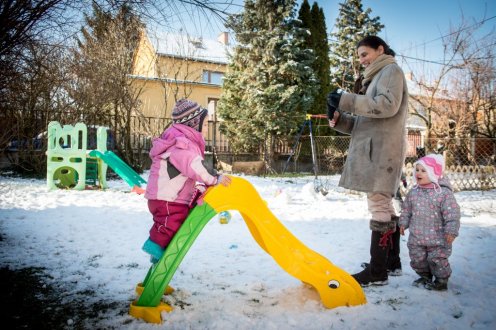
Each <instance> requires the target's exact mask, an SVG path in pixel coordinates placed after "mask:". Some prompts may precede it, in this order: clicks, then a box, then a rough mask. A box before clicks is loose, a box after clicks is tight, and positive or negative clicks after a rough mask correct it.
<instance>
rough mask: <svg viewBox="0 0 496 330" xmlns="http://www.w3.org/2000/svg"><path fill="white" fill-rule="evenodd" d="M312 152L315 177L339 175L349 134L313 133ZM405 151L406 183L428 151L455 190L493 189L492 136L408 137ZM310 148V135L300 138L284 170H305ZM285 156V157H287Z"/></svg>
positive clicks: (494, 145)
mask: <svg viewBox="0 0 496 330" xmlns="http://www.w3.org/2000/svg"><path fill="white" fill-rule="evenodd" d="M314 139H315V146H316V147H315V149H316V150H315V151H316V155H317V164H316V168H315V167H314V166H313V164H312V167H311V171H312V172H313V173H315V174H316V175H319V176H327V175H333V174H340V173H341V172H342V170H343V166H344V164H345V162H346V157H347V153H348V148H349V145H350V137H348V136H346V137H343V136H317V137H315V138H314ZM407 150H408V152H407V155H406V159H405V166H404V168H403V173H404V175H405V178H406V181H407V183H408V187H407V189H409V188H410V187H411V186H412V185H413V174H414V168H413V164H414V162H415V161H416V160H417V159H418V158H419V157H422V156H424V155H426V154H428V153H440V154H442V155H443V156H444V158H445V162H446V168H445V175H446V176H447V177H448V178H449V179H450V181H451V184H452V185H453V187H454V189H455V190H457V191H460V190H489V189H495V188H496V159H495V154H496V139H489V138H465V139H461V138H452V139H429V140H424V141H422V140H418V139H415V138H409V139H408V148H407ZM311 155H312V148H311V141H310V137H304V138H302V139H301V141H300V143H299V144H298V146H297V148H296V150H295V151H294V155H293V156H292V158H293V159H294V160H292V164H291V166H288V169H289V170H290V171H292V172H305V171H308V169H309V168H308V162H309V161H311ZM288 158H289V156H288Z"/></svg>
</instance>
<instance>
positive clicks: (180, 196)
mask: <svg viewBox="0 0 496 330" xmlns="http://www.w3.org/2000/svg"><path fill="white" fill-rule="evenodd" d="M207 113H208V111H207V109H204V108H201V107H200V106H199V105H198V103H196V102H194V101H190V100H187V99H182V100H179V101H178V102H177V103H176V105H175V106H174V109H173V110H172V122H173V124H172V126H171V127H169V128H167V129H166V130H165V131H164V132H163V133H162V135H161V136H160V137H159V138H155V139H154V140H153V142H152V148H151V150H150V158H151V159H152V165H151V168H150V176H149V178H148V184H147V187H146V192H145V198H146V199H148V209H149V210H150V212H151V214H152V215H153V222H154V223H153V226H152V228H151V229H150V237H149V238H148V239H147V240H146V242H145V244H144V245H143V250H144V251H145V252H147V253H148V254H150V255H151V259H150V260H151V261H152V262H153V263H155V262H157V261H158V260H159V259H160V257H161V256H162V254H163V252H164V250H165V248H166V247H167V245H168V244H169V242H170V241H171V240H172V238H173V237H174V235H175V234H176V232H177V231H178V230H179V228H180V227H181V225H182V224H183V222H184V220H186V218H187V216H188V213H189V211H190V209H191V208H192V207H194V204H195V197H196V196H198V195H199V192H202V191H201V190H204V187H203V189H200V187H202V185H205V186H213V185H216V184H219V183H221V184H223V185H224V186H228V185H229V184H230V182H231V179H230V178H229V177H227V176H222V175H219V176H217V175H215V174H211V173H209V172H208V170H207V169H206V168H205V166H204V165H203V163H202V161H203V157H204V153H205V140H204V139H203V136H202V134H201V129H202V126H203V120H204V119H205V117H206V116H207ZM197 183H200V185H198V184H197Z"/></svg>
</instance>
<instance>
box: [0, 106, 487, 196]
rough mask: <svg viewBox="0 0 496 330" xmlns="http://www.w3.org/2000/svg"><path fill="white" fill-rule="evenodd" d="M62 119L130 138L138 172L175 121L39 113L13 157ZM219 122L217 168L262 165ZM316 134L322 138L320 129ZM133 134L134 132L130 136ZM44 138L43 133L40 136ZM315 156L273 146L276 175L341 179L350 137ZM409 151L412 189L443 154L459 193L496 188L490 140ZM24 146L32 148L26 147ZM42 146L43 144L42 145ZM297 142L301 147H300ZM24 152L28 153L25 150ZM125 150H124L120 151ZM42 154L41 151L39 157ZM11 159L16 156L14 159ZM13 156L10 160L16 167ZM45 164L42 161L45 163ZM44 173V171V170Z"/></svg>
mask: <svg viewBox="0 0 496 330" xmlns="http://www.w3.org/2000/svg"><path fill="white" fill-rule="evenodd" d="M52 120H58V121H60V122H61V123H62V124H71V125H74V124H76V123H77V122H85V123H86V125H88V126H92V125H105V126H107V127H108V128H109V130H110V136H113V138H114V139H115V143H116V145H117V144H118V143H119V142H120V141H121V140H122V136H123V134H130V147H131V148H132V150H134V151H133V152H134V154H135V155H138V157H136V158H135V162H136V164H131V165H132V166H134V167H135V168H141V169H144V168H145V169H146V168H147V166H148V165H149V164H147V162H149V157H148V152H149V150H150V148H151V141H152V139H153V138H154V137H156V136H159V135H160V134H161V132H162V131H163V130H164V129H165V128H166V127H167V126H168V125H169V124H170V122H171V119H170V118H154V117H142V116H141V117H137V116H131V117H130V120H129V126H127V129H126V131H127V132H123V131H122V130H119V129H117V128H115V127H113V122H114V121H113V120H112V117H110V116H103V115H101V114H99V115H98V116H93V117H83V116H81V115H72V114H70V113H50V114H45V113H36V116H35V117H34V119H33V120H31V121H30V122H29V123H30V125H29V126H28V127H27V128H28V129H27V130H26V129H25V130H24V131H23V136H16V137H12V138H11V142H10V143H9V145H10V147H12V142H15V141H17V146H16V148H10V149H9V148H5V149H4V151H5V150H7V151H8V152H14V155H13V156H15V157H18V156H19V155H18V154H20V153H22V152H23V151H28V152H32V151H33V150H34V151H39V152H38V153H39V154H40V155H43V154H44V153H42V152H43V151H44V150H46V146H44V143H43V142H44V141H42V140H41V141H37V140H36V137H39V136H40V133H43V132H45V131H46V127H47V124H48V122H50V121H52ZM220 124H221V123H220V122H218V121H208V122H207V123H206V124H205V125H206V127H205V128H204V130H203V135H204V137H205V141H206V150H207V153H209V154H210V155H213V156H212V158H213V159H212V162H213V163H214V166H215V165H216V163H217V162H218V161H222V162H226V163H228V164H230V165H232V164H233V163H234V162H236V161H260V160H261V159H262V152H263V149H262V147H261V148H260V149H259V152H258V153H255V154H254V153H251V154H236V153H233V152H232V150H231V148H230V146H229V141H228V139H227V138H226V137H225V136H224V135H223V134H222V133H221V131H220ZM316 131H317V134H318V130H316ZM129 132H130V133H129ZM41 135H43V134H41ZM313 138H314V140H313V141H314V149H313V150H314V152H312V143H311V142H312V141H311V139H310V136H309V135H303V136H301V137H300V139H299V140H298V141H295V140H294V139H295V138H294V137H289V138H287V139H278V140H276V141H275V143H274V152H275V154H274V155H275V161H274V164H273V168H272V170H273V171H275V172H276V173H279V174H281V173H285V172H292V173H311V174H315V175H318V176H328V175H334V174H340V173H341V172H342V169H343V166H344V164H345V162H346V157H347V154H348V148H349V145H350V137H349V136H314V137H313ZM407 139H408V148H407V155H406V160H405V167H404V174H405V176H406V179H407V182H408V184H409V185H411V183H412V175H413V163H414V162H415V161H416V160H417V159H418V157H420V156H423V155H425V154H426V153H431V152H435V153H442V154H443V155H444V157H445V160H446V171H445V173H446V175H447V177H448V178H449V179H450V181H451V183H452V184H453V186H454V188H455V189H457V190H469V189H471V190H472V189H477V190H487V189H495V188H496V169H495V168H496V159H495V154H496V139H490V138H463V139H462V138H451V139H445V138H444V139H429V140H424V139H422V137H421V136H420V135H419V134H418V133H415V132H412V133H409V135H408V136H407ZM22 141H27V142H28V143H27V144H26V145H24V143H21V142H22ZM38 142H39V143H38ZM295 142H297V143H295ZM23 148H24V150H23ZM121 150H122V147H121ZM40 151H41V152H40ZM11 156H12V155H11ZM13 159H14V157H10V162H13ZM40 160H41V158H40ZM41 161H42V160H41ZM40 168H41V172H42V171H43V168H42V167H40Z"/></svg>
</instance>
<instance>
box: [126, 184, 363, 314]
mask: <svg viewBox="0 0 496 330" xmlns="http://www.w3.org/2000/svg"><path fill="white" fill-rule="evenodd" d="M231 179H232V182H231V185H230V186H229V187H224V186H222V185H218V186H215V187H210V188H209V189H208V190H207V192H206V194H205V195H204V196H203V198H202V202H201V204H200V203H199V205H197V206H196V207H195V208H194V209H193V210H192V211H191V212H190V214H189V216H188V218H187V219H186V220H185V222H184V224H183V225H182V226H181V228H180V229H179V231H178V232H177V233H176V235H175V236H174V237H173V238H172V240H171V242H170V244H169V245H168V246H167V248H166V250H165V251H164V254H163V255H162V257H161V258H160V260H159V261H158V262H157V263H155V264H154V265H152V266H151V267H150V269H149V270H148V273H147V274H146V276H145V279H144V280H143V282H141V283H139V284H138V285H137V286H136V289H135V291H136V293H137V295H138V297H137V299H136V300H135V301H134V302H132V303H131V305H130V309H129V314H130V315H132V316H134V317H136V318H140V319H143V320H145V321H147V322H151V323H161V322H162V312H170V311H172V310H173V307H172V306H170V305H167V304H166V303H164V302H163V301H162V296H163V295H164V294H169V293H171V292H172V290H173V289H172V288H171V287H170V286H169V282H170V280H171V279H172V277H173V275H174V273H175V271H176V269H177V267H178V266H179V265H180V263H181V261H182V260H183V258H184V256H185V255H186V253H187V252H188V250H189V248H190V247H191V245H192V244H193V243H194V241H195V240H196V238H197V237H198V235H199V234H200V232H201V231H202V229H203V228H204V227H205V225H206V224H207V223H208V222H209V221H210V220H211V219H212V218H214V216H215V215H216V214H218V213H221V212H223V211H227V210H238V212H239V213H240V214H241V215H242V217H243V219H244V220H245V222H246V224H247V227H248V229H249V231H250V233H251V234H252V236H253V238H254V239H255V240H256V241H257V243H258V245H260V247H261V248H262V249H263V250H265V252H267V253H268V254H269V255H270V256H272V258H274V260H275V261H276V262H277V263H278V264H279V266H281V268H282V269H284V270H285V271H286V272H288V274H290V275H292V276H294V277H296V278H297V279H299V280H301V281H302V282H304V283H306V284H308V285H310V286H312V287H313V288H314V289H315V290H317V292H318V293H319V295H320V298H321V300H322V304H323V305H324V306H325V307H327V308H334V307H338V306H355V305H361V304H365V303H366V301H367V300H366V298H365V294H364V293H363V290H362V288H361V287H360V285H359V284H358V283H357V282H356V281H355V279H354V278H353V277H352V276H351V275H350V274H348V273H347V272H345V271H344V270H342V269H340V268H339V267H337V266H335V265H334V264H332V263H331V262H330V261H329V260H327V259H326V258H325V257H323V256H322V255H320V254H318V253H317V252H315V251H313V250H311V249H309V248H308V247H307V246H306V245H304V244H303V243H302V242H300V241H299V240H298V239H297V238H296V237H295V236H294V235H293V234H292V233H291V232H290V231H289V230H287V229H286V228H285V227H284V226H283V224H282V223H281V222H280V221H279V220H278V219H277V218H276V217H275V216H274V214H273V213H272V212H271V211H270V210H269V208H268V207H267V205H266V203H265V202H264V200H263V199H262V198H261V197H260V195H259V194H258V192H257V191H256V190H255V188H254V187H253V185H252V184H251V183H249V182H248V181H247V180H245V179H243V178H239V177H231Z"/></svg>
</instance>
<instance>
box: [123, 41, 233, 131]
mask: <svg viewBox="0 0 496 330" xmlns="http://www.w3.org/2000/svg"><path fill="white" fill-rule="evenodd" d="M228 50H229V35H228V34H227V33H226V32H223V33H221V34H220V35H219V38H218V40H210V39H202V38H194V37H191V36H188V35H182V34H172V33H160V34H152V33H150V32H146V31H143V34H142V38H141V41H140V43H139V46H138V48H137V51H136V52H135V57H134V61H133V67H132V71H131V74H130V78H131V79H133V86H134V87H135V88H137V89H138V90H139V91H140V92H139V100H140V101H141V114H142V115H143V116H145V117H152V118H162V119H163V118H170V117H171V113H172V109H173V107H174V104H175V103H176V101H177V100H179V99H181V98H189V99H191V100H194V101H196V102H198V103H199V104H200V105H201V106H202V107H205V108H207V109H208V110H209V120H214V119H215V116H216V115H215V110H216V107H217V101H218V100H219V98H220V94H221V86H222V79H223V77H224V74H225V72H226V70H227V63H228V57H227V52H228ZM158 130H160V128H158Z"/></svg>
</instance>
